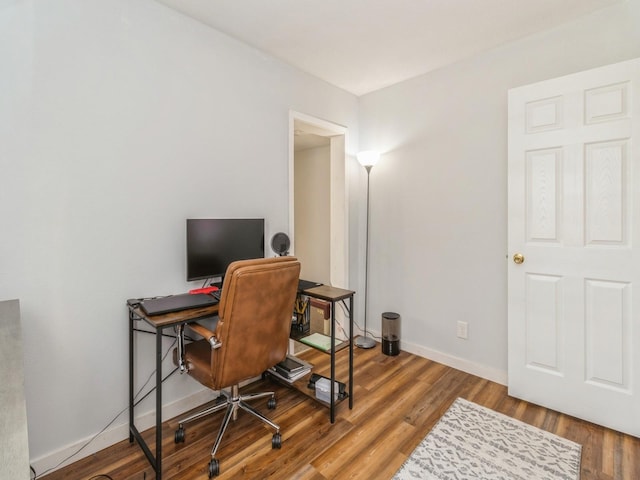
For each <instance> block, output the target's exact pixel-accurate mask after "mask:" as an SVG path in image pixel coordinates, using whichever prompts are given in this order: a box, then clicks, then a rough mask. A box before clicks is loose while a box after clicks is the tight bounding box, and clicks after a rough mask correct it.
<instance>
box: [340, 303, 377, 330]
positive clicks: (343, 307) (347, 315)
mask: <svg viewBox="0 0 640 480" xmlns="http://www.w3.org/2000/svg"><path fill="white" fill-rule="evenodd" d="M338 305H340V308H341V309H342V311H343V313H344V314H345V315H346V317H347V318H349V315H350V314H351V312H350V311H349V307H347V304H346V302H345V301H344V300H340V303H339V304H338ZM353 323H354V324H355V326H356V327H358V330H360V331H361V332H364V333H365V335H366V334H367V333H368V334H369V336H370V337H373V338H375V339H377V340H382V337H377V336H375V335H373V334H372V333H371V332H365V331H364V328H362V327H361V326H360V324H359V323H358V322H356V321H355V320H354V321H353ZM340 329H341V330H342V333H343V334H344V336H345V338H347V337H348V335H347V332H346V331H345V330H344V328H343V327H342V325H340Z"/></svg>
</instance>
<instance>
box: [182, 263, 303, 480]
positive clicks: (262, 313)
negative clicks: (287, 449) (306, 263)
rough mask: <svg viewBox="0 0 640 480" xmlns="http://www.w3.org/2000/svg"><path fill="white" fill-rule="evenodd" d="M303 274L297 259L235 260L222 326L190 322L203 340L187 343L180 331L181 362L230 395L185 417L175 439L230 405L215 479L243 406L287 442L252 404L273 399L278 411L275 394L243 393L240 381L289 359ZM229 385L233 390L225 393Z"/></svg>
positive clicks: (276, 442) (213, 466) (277, 441)
mask: <svg viewBox="0 0 640 480" xmlns="http://www.w3.org/2000/svg"><path fill="white" fill-rule="evenodd" d="M299 276H300V262H298V261H297V259H296V258H294V257H276V258H265V259H258V260H243V261H239V262H234V263H232V264H231V265H230V266H229V268H228V269H227V272H226V274H225V277H224V284H223V288H222V294H221V297H220V303H219V312H218V316H219V320H218V324H217V326H216V330H215V331H211V330H209V329H207V328H205V327H203V326H202V325H199V324H189V325H188V328H191V329H193V330H194V331H196V332H197V333H198V334H199V335H201V336H202V337H203V339H202V340H197V341H194V342H192V343H189V344H186V345H185V344H184V341H183V335H182V333H183V331H182V329H179V334H180V335H179V345H178V347H177V348H176V349H175V350H174V352H173V358H174V362H175V363H176V365H178V366H180V367H181V369H182V370H183V371H186V372H187V373H188V374H189V375H191V376H192V377H193V378H195V379H196V380H198V381H199V382H200V383H202V384H203V385H205V386H207V387H209V388H211V389H212V390H219V391H221V393H222V394H223V395H224V397H225V401H224V402H223V403H220V404H217V405H215V406H213V407H211V408H208V409H206V410H204V411H202V412H199V413H196V414H194V415H191V416H190V417H188V418H185V419H183V420H181V421H180V422H179V426H178V429H177V430H176V433H175V442H176V443H178V442H184V439H185V431H184V424H185V423H187V422H189V421H192V420H195V419H197V418H201V417H203V416H204V415H208V414H210V413H213V412H216V411H218V410H221V409H223V408H226V413H225V416H224V419H223V420H222V425H221V427H220V430H219V431H218V436H217V438H216V441H215V443H214V445H213V448H212V450H211V461H210V462H209V478H211V477H214V476H217V475H218V474H219V472H220V463H219V461H218V459H217V458H216V457H215V455H216V452H217V450H218V447H219V446H220V441H221V440H222V436H223V434H224V432H225V430H226V428H227V426H228V424H229V421H230V420H231V419H232V418H235V416H236V415H237V410H238V409H242V410H244V411H246V412H249V413H251V414H252V415H254V416H256V417H258V418H259V419H260V420H262V421H263V422H265V423H267V424H268V425H270V426H271V427H273V428H274V429H275V433H274V434H273V438H272V442H271V445H272V448H280V446H281V436H280V427H278V425H276V424H275V423H273V422H272V421H271V420H269V419H268V418H266V417H265V416H264V415H262V414H261V413H259V412H258V411H256V410H255V409H254V408H253V407H251V406H250V405H248V404H247V403H246V401H247V400H254V399H256V398H262V397H270V398H269V401H268V402H267V405H268V407H269V408H270V409H273V408H275V405H276V401H275V395H274V392H264V393H252V394H248V395H240V394H239V388H238V384H239V383H240V382H242V381H244V380H248V379H251V378H255V377H258V376H260V375H261V374H262V373H263V372H265V371H266V370H268V369H269V368H271V367H273V366H274V365H275V364H277V363H278V362H280V361H281V360H283V359H284V358H285V356H286V354H287V348H288V344H289V333H290V329H291V317H292V314H293V305H294V302H295V297H296V292H297V289H298V278H299ZM225 388H230V389H231V392H230V393H227V392H225V391H224V390H223V389H225Z"/></svg>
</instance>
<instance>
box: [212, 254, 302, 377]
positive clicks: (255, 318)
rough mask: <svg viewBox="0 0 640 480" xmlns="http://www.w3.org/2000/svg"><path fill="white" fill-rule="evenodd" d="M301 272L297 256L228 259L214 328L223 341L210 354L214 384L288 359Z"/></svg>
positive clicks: (248, 375) (257, 372) (252, 374)
mask: <svg viewBox="0 0 640 480" xmlns="http://www.w3.org/2000/svg"><path fill="white" fill-rule="evenodd" d="M299 277H300V262H298V260H297V259H296V258H295V257H274V258H264V259H257V260H242V261H238V262H234V263H232V264H231V265H229V267H228V268H227V272H226V274H225V277H224V284H223V287H222V296H221V298H220V304H219V312H218V316H219V318H220V319H219V321H218V325H217V328H216V336H217V338H218V340H219V341H220V342H221V343H222V346H221V347H220V348H218V349H216V350H214V351H213V352H212V355H211V373H212V377H213V383H214V388H215V389H221V388H225V387H229V386H232V385H236V384H238V383H240V382H241V381H243V380H247V379H249V378H253V377H256V376H259V375H260V374H261V373H262V372H264V371H265V370H267V369H269V368H271V367H272V366H274V365H275V364H276V363H278V362H280V361H281V360H283V359H284V357H285V356H286V354H287V349H288V344H289V333H290V330H291V317H292V315H293V306H294V302H295V297H296V293H297V290H298V279H299Z"/></svg>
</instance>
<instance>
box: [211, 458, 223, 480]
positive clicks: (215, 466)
mask: <svg viewBox="0 0 640 480" xmlns="http://www.w3.org/2000/svg"><path fill="white" fill-rule="evenodd" d="M218 475H220V462H219V461H218V459H217V458H212V459H211V461H210V462H209V478H213V477H217V476H218Z"/></svg>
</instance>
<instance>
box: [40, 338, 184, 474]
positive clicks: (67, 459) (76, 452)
mask: <svg viewBox="0 0 640 480" xmlns="http://www.w3.org/2000/svg"><path fill="white" fill-rule="evenodd" d="M177 341H178V339H177V338H175V339H174V340H173V342H172V343H171V345H169V348H168V349H167V351H166V352H165V354H164V355H163V356H162V361H163V362H164V360H165V358H167V355H169V352H170V351H171V349H172V348H173V346H174V345H175V344H176V342H177ZM155 373H156V369H154V370H153V372H151V374H150V375H149V378H147V380H146V381H145V382H144V384H143V385H142V387H140V388H139V389H138V391H137V392H136V394H135V395H134V396H133V399H134V402H135V400H136V399H137V398H138V396H140V394H141V393H142V391H143V390H144V388H145V387H146V386H147V384H148V383H149V382H150V381H151V379H152V378H153V376H154V375H155ZM163 381H164V380H163ZM155 389H156V387H153V388H152V389H151V390H150V391H148V392H147V393H145V394H144V396H143V397H142V399H144V398H146V397H147V396H148V395H149V394H150V393H151V392H153V391H154V390H155ZM142 399H141V400H140V401H142ZM134 405H137V403H134ZM127 410H129V406H128V405H127V406H126V407H125V408H123V409H122V410H120V412H119V413H118V414H117V415H116V416H115V417H114V418H113V419H112V420H111V421H110V422H109V423H107V425H105V426H104V428H103V429H102V430H100V431H99V432H98V433H96V434H95V435H94V436H93V437H91V438H90V439H89V440H88V441H87V442H86V443H85V444H84V445H82V446H81V447H80V448H79V449H78V450H76V451H75V452H73V453H72V454H71V455H69V456H68V457H66V458H65V459H63V460H61V461H60V462H58V464H57V465H55V466H53V467H51V468H48V469H47V470H45V471H44V472H42V473H41V474H40V475H38V474H37V473H36V471H35V469H34V468H33V467H32V466H30V468H31V471H32V472H33V479H32V480H37V479H38V477H42V476H43V475H46V474H47V473H49V472H51V471H53V470H56V469H57V468H58V467H59V466H60V465H62V464H63V463H65V462H67V461H69V460H70V459H72V458H73V457H75V456H76V455H78V454H79V453H80V452H81V451H82V450H84V449H85V448H86V447H87V446H88V445H90V444H91V442H93V441H94V440H95V439H96V438H98V437H99V436H100V435H102V434H103V433H104V432H105V430H107V428H109V427H110V426H111V425H113V423H114V422H115V421H116V420H117V419H118V418H120V415H122V414H123V413H124V412H126V411H127ZM145 476H146V475H145ZM99 478H107V479H109V480H113V479H112V478H111V477H110V476H109V475H106V474H103V473H101V474H98V475H95V476H93V477H91V478H90V479H89V480H97V479H99Z"/></svg>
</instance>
